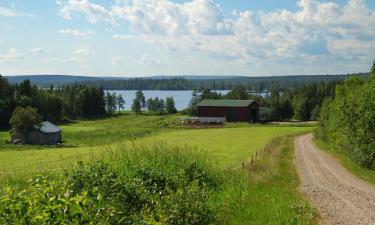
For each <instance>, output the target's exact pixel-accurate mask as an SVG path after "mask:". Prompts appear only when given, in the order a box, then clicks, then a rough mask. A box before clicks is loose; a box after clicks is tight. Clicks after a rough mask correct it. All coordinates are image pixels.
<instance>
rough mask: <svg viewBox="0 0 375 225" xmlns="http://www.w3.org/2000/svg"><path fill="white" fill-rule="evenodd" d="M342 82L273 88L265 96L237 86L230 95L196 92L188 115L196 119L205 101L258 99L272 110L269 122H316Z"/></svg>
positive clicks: (207, 90) (206, 91) (205, 91)
mask: <svg viewBox="0 0 375 225" xmlns="http://www.w3.org/2000/svg"><path fill="white" fill-rule="evenodd" d="M340 83H342V81H330V82H317V83H311V84H304V85H302V86H299V87H296V88H293V89H272V90H270V91H269V92H267V93H265V94H257V93H252V92H251V90H249V89H248V88H247V87H246V86H244V85H236V86H235V87H234V88H233V89H232V90H231V91H230V92H228V93H227V94H226V95H222V94H220V93H217V92H215V91H211V90H209V89H204V90H200V91H197V90H195V91H193V94H192V98H191V101H190V104H189V108H188V110H187V113H188V114H190V115H192V116H196V115H197V104H198V103H199V102H200V101H201V100H203V99H234V100H236V99H237V100H247V99H249V100H255V101H256V102H257V103H258V104H259V105H260V106H261V107H267V108H269V111H270V114H269V116H268V117H269V118H268V119H269V120H292V119H294V120H302V121H307V120H316V119H317V117H318V115H319V112H320V108H321V105H322V103H323V101H324V99H325V98H327V97H333V96H334V94H335V87H336V85H337V84H340Z"/></svg>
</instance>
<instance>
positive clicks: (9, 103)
mask: <svg viewBox="0 0 375 225" xmlns="http://www.w3.org/2000/svg"><path fill="white" fill-rule="evenodd" d="M17 107H22V108H28V107H30V108H33V109H36V112H37V113H38V114H39V115H40V116H41V118H43V119H44V120H49V121H61V120H65V119H69V120H70V119H88V118H97V117H103V116H105V115H107V114H108V112H110V111H107V110H106V108H108V99H107V98H106V96H105V93H104V91H103V89H102V88H97V87H88V86H83V85H75V86H67V87H53V86H51V87H50V88H38V87H36V86H33V85H32V84H31V83H30V81H29V80H25V81H23V82H22V83H20V84H14V85H13V84H10V83H9V82H8V80H7V79H6V78H4V77H2V76H1V75H0V115H1V116H0V128H8V127H9V121H10V118H11V116H12V114H13V112H14V111H15V110H16V108H17ZM20 111H21V110H20Z"/></svg>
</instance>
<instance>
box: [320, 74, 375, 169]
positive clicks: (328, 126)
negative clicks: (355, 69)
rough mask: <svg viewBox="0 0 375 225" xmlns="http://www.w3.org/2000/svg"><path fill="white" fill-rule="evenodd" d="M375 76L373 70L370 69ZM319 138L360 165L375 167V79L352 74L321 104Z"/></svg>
mask: <svg viewBox="0 0 375 225" xmlns="http://www.w3.org/2000/svg"><path fill="white" fill-rule="evenodd" d="M372 76H374V71H372ZM321 112H322V113H321V116H320V120H321V127H320V131H319V135H320V137H323V138H324V139H325V140H327V141H328V142H329V143H330V144H331V146H332V147H333V148H334V149H337V150H338V151H342V152H344V153H345V154H346V155H347V156H349V158H351V159H352V160H354V161H355V162H357V163H359V164H360V165H361V166H363V167H366V168H370V169H374V168H375V80H374V79H368V80H366V79H364V78H358V77H353V78H349V79H347V80H346V81H345V83H344V84H343V85H339V86H338V87H337V89H336V97H335V99H334V100H333V101H332V102H330V103H329V102H327V103H326V104H324V105H323V109H322V111H321Z"/></svg>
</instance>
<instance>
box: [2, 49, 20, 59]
mask: <svg viewBox="0 0 375 225" xmlns="http://www.w3.org/2000/svg"><path fill="white" fill-rule="evenodd" d="M18 59H24V55H23V54H22V53H21V52H20V51H18V50H17V49H15V48H10V49H9V50H8V52H6V53H4V54H0V62H14V61H16V60H18Z"/></svg>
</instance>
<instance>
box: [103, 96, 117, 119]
mask: <svg viewBox="0 0 375 225" xmlns="http://www.w3.org/2000/svg"><path fill="white" fill-rule="evenodd" d="M105 100H106V110H107V113H108V114H109V115H112V114H113V112H114V111H115V110H116V108H117V95H116V93H114V92H113V93H109V92H107V94H106V96H105Z"/></svg>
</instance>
